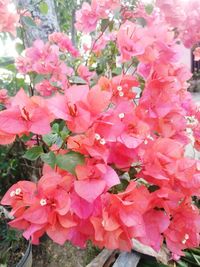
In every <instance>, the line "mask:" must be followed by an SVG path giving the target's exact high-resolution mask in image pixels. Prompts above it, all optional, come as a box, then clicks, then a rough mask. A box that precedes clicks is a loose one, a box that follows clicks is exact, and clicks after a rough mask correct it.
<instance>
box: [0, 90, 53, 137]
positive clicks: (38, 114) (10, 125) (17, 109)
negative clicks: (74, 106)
mask: <svg viewBox="0 0 200 267" xmlns="http://www.w3.org/2000/svg"><path fill="white" fill-rule="evenodd" d="M51 120H52V119H51V117H50V116H49V113H48V110H47V108H46V107H45V105H44V102H43V101H42V99H40V98H38V97H32V98H28V96H27V95H26V94H25V92H24V90H23V89H21V90H20V91H19V92H18V93H17V95H16V96H15V97H14V98H13V99H12V103H11V106H10V107H9V108H8V109H7V110H3V111H1V112H0V124H1V126H0V131H2V132H3V133H4V132H5V133H8V134H9V135H10V134H11V135H17V134H18V135H22V134H26V133H30V132H33V133H35V134H47V133H49V132H50V129H51V128H50V122H51Z"/></svg>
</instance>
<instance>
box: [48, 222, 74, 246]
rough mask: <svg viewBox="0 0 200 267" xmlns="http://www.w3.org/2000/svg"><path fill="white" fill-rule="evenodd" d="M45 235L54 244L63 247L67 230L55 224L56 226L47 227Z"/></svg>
mask: <svg viewBox="0 0 200 267" xmlns="http://www.w3.org/2000/svg"><path fill="white" fill-rule="evenodd" d="M46 233H47V235H48V236H49V237H50V238H51V239H52V240H53V241H54V242H56V243H58V244H59V245H63V244H64V243H65V241H66V240H67V237H68V233H69V230H68V229H67V228H64V227H62V226H61V225H60V224H59V223H57V224H56V225H50V226H48V227H47V229H46Z"/></svg>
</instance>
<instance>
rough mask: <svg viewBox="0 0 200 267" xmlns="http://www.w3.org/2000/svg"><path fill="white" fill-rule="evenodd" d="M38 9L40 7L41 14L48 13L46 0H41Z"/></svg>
mask: <svg viewBox="0 0 200 267" xmlns="http://www.w3.org/2000/svg"><path fill="white" fill-rule="evenodd" d="M39 9H40V12H41V13H42V14H44V15H46V14H47V13H48V10H49V8H48V5H47V3H46V2H41V3H40V6H39Z"/></svg>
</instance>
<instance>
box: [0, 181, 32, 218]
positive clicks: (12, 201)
mask: <svg viewBox="0 0 200 267" xmlns="http://www.w3.org/2000/svg"><path fill="white" fill-rule="evenodd" d="M35 192H36V185H35V184H34V183H33V182H29V181H20V182H18V183H16V184H14V185H13V186H11V188H10V189H9V190H8V191H7V193H6V194H5V196H4V197H3V198H2V200H1V203H2V205H10V206H11V207H12V211H11V214H12V215H14V216H19V215H21V214H22V213H23V212H24V210H25V208H26V206H29V205H31V204H33V203H34V202H35V200H36V198H35Z"/></svg>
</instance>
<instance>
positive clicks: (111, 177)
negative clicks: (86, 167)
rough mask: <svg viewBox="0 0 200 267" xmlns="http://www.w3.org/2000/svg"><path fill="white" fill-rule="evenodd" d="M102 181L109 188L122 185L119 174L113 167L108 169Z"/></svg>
mask: <svg viewBox="0 0 200 267" xmlns="http://www.w3.org/2000/svg"><path fill="white" fill-rule="evenodd" d="M102 179H103V180H104V181H105V182H106V186H107V188H111V187H112V186H114V185H117V184H120V179H119V176H118V175H117V173H116V172H115V171H114V170H113V168H111V167H109V166H108V167H107V171H106V173H105V174H104V175H103V176H102Z"/></svg>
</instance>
